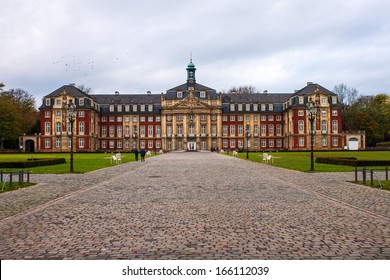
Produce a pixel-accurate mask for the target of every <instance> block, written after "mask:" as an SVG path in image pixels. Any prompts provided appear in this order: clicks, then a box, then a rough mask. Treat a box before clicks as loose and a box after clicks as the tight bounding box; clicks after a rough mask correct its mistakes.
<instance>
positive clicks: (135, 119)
mask: <svg viewBox="0 0 390 280" xmlns="http://www.w3.org/2000/svg"><path fill="white" fill-rule="evenodd" d="M108 120H109V122H115V121H117V122H122V121H123V117H115V116H110V117H108ZM146 120H147V121H148V122H153V121H156V122H160V121H161V117H160V116H149V117H145V116H140V117H139V121H140V122H145V121H146ZM102 122H107V117H106V116H103V117H102ZM125 122H130V116H125ZM133 122H138V116H133Z"/></svg>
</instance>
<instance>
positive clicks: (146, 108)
mask: <svg viewBox="0 0 390 280" xmlns="http://www.w3.org/2000/svg"><path fill="white" fill-rule="evenodd" d="M130 106H131V108H132V109H133V110H132V111H133V112H138V108H139V111H140V112H153V104H147V105H145V104H140V105H137V104H133V105H121V104H119V105H110V112H115V111H116V112H130ZM115 109H116V110H115Z"/></svg>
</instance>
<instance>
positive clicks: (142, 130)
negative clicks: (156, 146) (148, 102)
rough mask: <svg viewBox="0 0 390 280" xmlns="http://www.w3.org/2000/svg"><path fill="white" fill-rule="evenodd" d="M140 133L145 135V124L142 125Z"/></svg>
mask: <svg viewBox="0 0 390 280" xmlns="http://www.w3.org/2000/svg"><path fill="white" fill-rule="evenodd" d="M140 134H141V136H145V126H144V125H141V126H140Z"/></svg>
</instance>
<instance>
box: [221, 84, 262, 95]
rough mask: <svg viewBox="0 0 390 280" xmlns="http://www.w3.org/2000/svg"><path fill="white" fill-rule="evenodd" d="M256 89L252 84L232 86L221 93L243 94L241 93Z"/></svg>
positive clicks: (253, 91)
mask: <svg viewBox="0 0 390 280" xmlns="http://www.w3.org/2000/svg"><path fill="white" fill-rule="evenodd" d="M256 92H257V89H256V88H255V87H254V86H239V87H236V86H233V87H231V88H230V89H229V90H228V91H223V93H232V94H243V93H250V94H253V93H256Z"/></svg>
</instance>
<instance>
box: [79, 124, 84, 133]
mask: <svg viewBox="0 0 390 280" xmlns="http://www.w3.org/2000/svg"><path fill="white" fill-rule="evenodd" d="M79 133H80V134H84V122H79Z"/></svg>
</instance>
